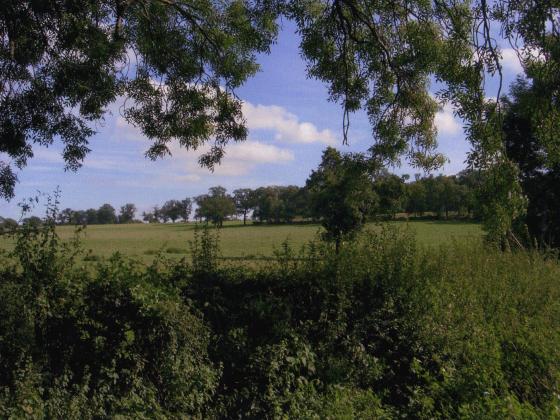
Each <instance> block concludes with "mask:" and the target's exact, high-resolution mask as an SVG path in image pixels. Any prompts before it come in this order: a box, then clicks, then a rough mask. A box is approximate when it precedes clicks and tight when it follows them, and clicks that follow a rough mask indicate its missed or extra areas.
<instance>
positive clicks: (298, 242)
mask: <svg viewBox="0 0 560 420" xmlns="http://www.w3.org/2000/svg"><path fill="white" fill-rule="evenodd" d="M392 223H394V224H395V225H397V226H399V228H403V229H406V228H410V229H412V230H413V231H414V232H415V233H416V238H417V241H418V243H419V244H420V245H422V246H439V245H442V244H446V243H450V242H452V241H464V240H467V239H469V238H471V239H475V240H476V239H477V238H480V237H481V236H482V230H481V228H480V225H478V224H476V223H466V222H457V221H449V222H447V221H410V222H392ZM369 228H373V229H375V228H376V226H375V225H374V224H371V225H370V226H369ZM194 229H195V224H194V223H189V224H183V223H176V224H149V225H148V224H130V225H92V226H89V227H87V229H85V231H84V232H83V234H82V235H83V240H82V243H83V246H84V248H85V249H86V250H90V251H91V255H93V256H95V257H100V258H104V257H108V256H110V255H112V254H113V253H115V252H117V251H118V252H120V253H122V254H125V255H129V256H135V257H139V258H141V259H142V260H144V261H146V262H148V261H150V260H151V259H152V258H153V256H154V255H155V254H156V253H158V252H160V251H161V252H163V253H165V254H166V255H167V256H176V257H181V256H184V255H186V254H188V250H189V241H191V240H192V239H193V237H194ZM57 230H58V233H59V235H60V236H61V238H62V239H70V238H71V237H72V236H73V235H74V227H72V226H61V227H58V228H57ZM320 230H321V227H320V226H319V225H312V224H301V225H298V224H296V225H247V226H243V224H242V223H240V222H229V223H227V224H225V225H224V227H223V228H222V229H221V230H220V233H219V238H220V249H221V253H222V256H223V257H225V258H248V259H252V258H259V257H267V256H271V255H272V254H273V251H274V248H275V247H278V246H280V244H282V242H284V241H286V240H287V241H288V243H289V244H290V245H291V246H292V247H294V248H295V249H299V248H300V247H301V246H302V245H303V244H305V243H307V242H309V241H311V240H313V239H315V238H317V237H318V234H319V232H320ZM10 246H11V244H10V241H9V240H7V239H5V238H0V248H4V249H7V248H9V247H10Z"/></svg>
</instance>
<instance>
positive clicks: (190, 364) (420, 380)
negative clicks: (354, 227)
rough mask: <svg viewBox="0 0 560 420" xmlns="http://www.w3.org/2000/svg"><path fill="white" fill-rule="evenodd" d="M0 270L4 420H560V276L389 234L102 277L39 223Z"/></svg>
mask: <svg viewBox="0 0 560 420" xmlns="http://www.w3.org/2000/svg"><path fill="white" fill-rule="evenodd" d="M17 235H18V238H17V246H16V247H15V250H14V252H13V253H11V254H5V255H3V256H2V265H1V266H0V301H1V302H2V305H0V417H2V418H26V417H27V418H77V417H80V418H105V417H118V416H121V417H122V418H185V417H190V418H298V419H299V418H333V419H334V418H336V419H339V418H347V419H351V418H387V419H390V418H399V417H401V418H402V417H405V418H419V419H423V418H472V419H475V418H476V419H479V418H505V417H508V418H535V419H536V418H555V417H558V416H559V413H560V412H559V409H560V407H559V401H560V400H559V397H558V396H559V394H560V390H559V378H560V372H559V371H560V350H559V349H560V285H559V279H560V268H559V266H558V263H557V260H556V259H554V258H550V257H547V256H544V255H541V254H539V253H538V252H530V251H527V252H499V251H496V250H493V249H490V248H487V247H483V246H481V245H480V244H474V243H473V244H462V245H459V244H457V245H454V246H451V247H446V248H441V249H438V250H435V249H433V248H432V249H419V248H418V247H417V246H416V245H415V240H414V237H413V236H412V235H411V234H410V233H408V232H406V231H399V230H397V229H395V228H390V227H386V228H384V229H382V230H381V231H376V232H366V233H364V234H363V235H362V237H361V238H360V239H359V240H358V241H356V242H352V243H346V244H344V245H343V246H342V247H341V250H340V252H339V253H338V254H336V253H335V252H334V250H333V249H332V248H331V247H330V246H329V245H328V244H320V243H319V244H310V245H309V246H307V247H306V248H305V249H304V250H302V251H301V252H295V251H293V250H291V249H290V248H289V246H287V245H285V246H284V247H283V248H281V249H280V250H279V252H278V253H277V255H276V258H275V259H274V260H271V261H268V262H266V263H263V264H261V265H254V266H252V267H251V268H247V267H243V266H240V265H239V264H235V265H233V264H230V265H226V264H224V263H220V262H219V261H220V258H219V255H218V254H219V249H218V246H217V239H216V238H215V237H214V236H213V234H212V233H211V232H210V231H209V230H204V231H202V232H200V233H198V234H197V237H196V240H195V241H194V242H193V244H192V247H193V249H192V252H191V254H192V255H193V260H192V261H187V260H182V261H180V262H176V261H173V260H167V259H166V258H165V257H163V256H160V257H158V258H156V259H155V261H154V263H153V264H152V265H151V266H149V267H145V266H143V265H141V264H140V263H138V262H135V261H134V260H131V259H128V258H124V257H122V256H120V255H118V254H117V255H115V256H113V257H112V258H111V259H109V260H107V261H99V262H96V263H95V267H94V268H92V266H91V264H89V265H87V263H84V262H83V259H80V258H76V255H75V254H76V253H75V252H74V251H75V250H76V249H78V248H79V246H78V245H79V242H74V243H73V244H71V246H68V244H63V243H61V242H60V241H59V240H58V239H57V237H56V235H55V233H54V229H53V228H52V226H51V227H49V225H48V224H45V225H43V226H41V227H32V226H30V227H27V228H25V229H24V230H21V231H19V232H18V233H17Z"/></svg>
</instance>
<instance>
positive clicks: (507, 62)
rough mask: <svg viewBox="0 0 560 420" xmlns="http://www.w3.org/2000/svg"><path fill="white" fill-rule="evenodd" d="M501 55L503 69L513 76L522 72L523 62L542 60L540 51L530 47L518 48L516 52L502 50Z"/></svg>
mask: <svg viewBox="0 0 560 420" xmlns="http://www.w3.org/2000/svg"><path fill="white" fill-rule="evenodd" d="M501 53H502V65H503V67H504V69H506V70H508V71H510V72H512V73H515V74H519V73H523V72H524V69H523V64H522V63H523V62H527V61H528V60H541V59H543V57H542V51H541V50H539V49H537V48H532V47H525V48H520V49H519V50H518V51H516V50H515V49H513V48H504V49H503V50H502V51H501ZM520 58H521V59H520Z"/></svg>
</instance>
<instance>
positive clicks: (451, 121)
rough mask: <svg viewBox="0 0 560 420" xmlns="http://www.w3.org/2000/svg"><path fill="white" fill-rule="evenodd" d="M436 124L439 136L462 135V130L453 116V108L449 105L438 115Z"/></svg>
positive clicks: (435, 119) (435, 120)
mask: <svg viewBox="0 0 560 420" xmlns="http://www.w3.org/2000/svg"><path fill="white" fill-rule="evenodd" d="M434 123H435V125H436V127H437V130H438V134H443V135H453V134H457V133H460V132H461V129H462V127H461V125H460V124H459V123H458V122H457V120H456V119H455V116H454V115H453V107H452V106H451V105H449V104H446V105H444V106H443V109H442V110H441V111H439V112H438V113H436V116H435V118H434Z"/></svg>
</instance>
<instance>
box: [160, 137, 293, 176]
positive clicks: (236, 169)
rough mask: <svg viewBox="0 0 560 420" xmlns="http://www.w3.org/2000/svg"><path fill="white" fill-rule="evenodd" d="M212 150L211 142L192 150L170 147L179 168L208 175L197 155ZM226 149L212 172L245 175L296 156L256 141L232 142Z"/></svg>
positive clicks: (290, 159)
mask: <svg viewBox="0 0 560 420" xmlns="http://www.w3.org/2000/svg"><path fill="white" fill-rule="evenodd" d="M209 150H210V145H205V146H204V147H201V148H199V149H198V150H196V151H189V150H186V149H184V148H181V147H180V146H179V145H177V144H174V145H172V146H171V153H172V155H173V157H172V158H171V159H170V160H171V161H172V162H173V164H174V165H175V166H176V167H178V168H179V169H180V170H186V171H187V172H189V173H193V174H200V175H208V174H210V171H209V170H208V169H207V168H203V167H201V166H200V165H199V163H198V158H199V157H200V155H202V154H204V153H206V152H208V151H209ZM225 150H226V154H225V156H224V157H223V158H222V162H221V163H220V164H219V165H216V166H215V168H214V172H213V173H212V174H213V175H218V176H220V175H221V176H242V175H246V174H248V173H249V172H251V171H252V170H253V169H254V168H255V167H256V166H257V165H261V164H284V163H287V162H291V161H293V160H294V159H295V157H294V153H293V152H292V151H291V150H288V149H282V148H279V147H277V146H274V145H271V144H266V143H262V142H259V141H254V140H248V141H245V142H242V143H232V144H229V145H227V146H226V149H225Z"/></svg>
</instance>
